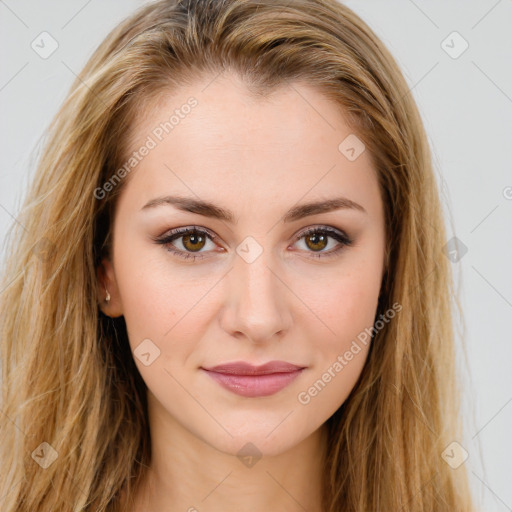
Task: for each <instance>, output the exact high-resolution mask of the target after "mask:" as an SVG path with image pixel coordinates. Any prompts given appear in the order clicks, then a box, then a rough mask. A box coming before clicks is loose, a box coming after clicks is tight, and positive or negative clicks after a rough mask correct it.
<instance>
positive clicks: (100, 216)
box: [0, 0, 473, 512]
mask: <svg viewBox="0 0 512 512" xmlns="http://www.w3.org/2000/svg"><path fill="white" fill-rule="evenodd" d="M19 220H20V224H22V225H23V226H24V227H25V230H23V231H19V232H15V233H14V234H15V237H14V238H13V240H12V244H11V251H10V254H9V258H8V265H7V269H6V273H5V276H4V286H3V289H4V291H3V294H2V303H1V319H2V320H1V322H2V327H1V335H2V345H1V354H0V358H1V361H2V378H3V386H2V390H3V396H2V411H3V413H4V414H3V415H2V416H1V420H0V427H1V430H0V432H1V438H2V446H1V448H0V449H1V452H0V453H1V455H0V460H1V462H2V467H3V468H4V471H2V479H1V482H0V495H1V496H3V503H2V510H6V511H14V510H16V511H29V510H30V511H34V510H37V511H50V510H51V511H60V510H62V511H64V510H73V511H82V510H83V511H100V510H101V511H117V510H129V511H131V512H141V511H144V510H158V511H161V512H166V511H176V510H190V511H192V510H199V511H202V510H251V511H266V510H286V511H298V510H311V511H329V512H334V511H343V512H347V511H361V512H362V511H365V512H367V511H370V510H371V511H377V510H386V511H391V510H392V511H398V510H407V511H410V512H426V511H432V512H433V511H436V512H439V511H450V512H452V511H470V510H473V509H472V504H471V497H470V493H469V490H468V485H467V479H466V474H465V467H464V464H463V461H462V462H461V463H460V464H458V465H457V467H456V468H455V465H454V464H448V463H446V462H445V461H446V456H444V455H443V454H446V450H447V449H449V450H450V452H449V453H450V454H452V453H453V454H454V456H456V457H458V458H459V459H461V456H460V453H459V452H457V449H459V448H458V447H460V445H459V444H458V443H457V440H460V436H461V432H460V422H459V415H458V408H457V407H458V392H457V387H456V383H457V380H456V375H455V370H454V367H455V365H454V346H453V334H452V327H451V310H450V294H451V276H450V267H449V262H448V260H447V258H445V257H444V255H443V246H444V243H445V230H444V224H443V217H442V212H441V206H440V201H439V196H438V191H437V187H436V182H435V176H434V174H433V170H432V165H431V161H430V154H429V148H428V144H427V140H426V136H425V132H424V129H423V126H422V122H421V119H420V116H419V114H418V110H417V108H416V106H415V104H414V101H413V98H412V96H411V94H409V91H408V87H407V84H406V82H405V80H404V78H403V76H402V75H401V73H400V70H399V68H398V66H397V64H396V63H395V61H394V60H393V58H392V57H391V56H390V54H389V53H388V51H387V50H386V49H385V48H384V46H383V45H382V43H381V42H380V41H379V40H378V38H377V37H376V36H375V34H374V33H373V32H372V31H371V30H370V29H369V27H368V26H367V25H366V24H365V23H364V22H363V21H362V20H361V19H359V18H358V17H357V16H356V15H355V14H354V13H353V12H352V11H351V10H350V9H348V8H347V7H345V6H343V5H341V4H339V3H337V2H335V1H334V0H294V1H292V2H290V1H289V0H277V1H276V0H272V1H263V0H249V1H241V0H215V1H213V0H202V1H201V0H182V1H180V2H178V1H173V0H165V1H164V0H161V1H158V2H156V3H152V4H149V5H147V6H144V7H143V8H141V9H140V10H139V11H138V12H137V13H135V14H134V15H133V16H132V17H131V18H129V19H127V20H126V21H124V22H123V23H121V24H120V25H119V26H118V27H117V28H116V29H115V30H113V31H112V33H111V34H110V35H109V36H108V37H107V38H106V40H105V41H104V42H103V43H102V44H101V45H100V47H99V48H98V49H97V51H96V52H95V53H94V55H93V56H92V57H91V59H90V60H89V62H88V63H87V65H86V66H85V68H84V70H83V71H82V73H81V74H80V77H79V78H78V79H77V81H76V82H75V83H74V85H73V87H72V89H71V91H70V93H69V96H68V98H67V100H66V101H65V103H64V105H63V107H62V108H61V110H60V111H59V112H58V114H57V116H56V118H55V120H54V122H53V124H52V126H51V137H50V140H49V141H48V145H47V147H46V151H45V153H44V155H43V157H42V158H41V161H40V164H39V168H38V172H37V175H36V177H35V180H34V182H33V184H32V187H31V189H30V192H29V195H28V197H27V199H26V204H25V208H24V209H23V212H22V214H21V215H20V217H19ZM454 447H455V451H452V450H454ZM460 449H462V447H460Z"/></svg>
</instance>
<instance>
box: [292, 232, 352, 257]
mask: <svg viewBox="0 0 512 512" xmlns="http://www.w3.org/2000/svg"><path fill="white" fill-rule="evenodd" d="M296 241H297V242H300V244H299V245H301V244H302V245H303V247H302V248H303V249H304V251H305V252H306V253H309V256H311V257H316V258H328V257H331V256H336V255H337V254H338V253H339V252H340V251H342V250H343V249H344V248H345V247H347V246H350V245H352V243H353V240H351V239H350V238H349V237H348V236H347V235H346V234H345V233H344V232H343V231H340V230H338V229H334V228H331V227H329V226H325V227H323V226H322V227H314V228H310V229H308V230H306V231H304V232H302V233H301V234H299V235H298V236H297V237H296ZM336 242H337V243H336ZM326 248H327V250H325V249H326Z"/></svg>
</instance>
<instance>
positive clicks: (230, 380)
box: [201, 361, 306, 398]
mask: <svg viewBox="0 0 512 512" xmlns="http://www.w3.org/2000/svg"><path fill="white" fill-rule="evenodd" d="M305 368H306V367H305V366H299V365H295V364H291V363H287V362H284V361H271V362H269V363H266V364H264V365H261V366H254V365H252V364H249V363H246V362H235V363H228V364H222V365H218V366H214V367H211V368H201V369H202V370H203V371H205V372H206V373H207V374H208V375H209V376H210V377H211V378H212V379H213V380H215V381H216V382H217V383H218V384H220V385H221V386H222V387H224V388H225V389H227V390H229V391H231V392H233V393H235V394H237V395H241V396H245V397H249V398H257V397H263V396H270V395H273V394H275V393H277V392H279V391H281V390H282V389H284V388H285V387H286V386H288V385H289V384H290V383H291V382H292V381H294V380H295V379H296V378H297V377H298V376H299V375H300V374H301V373H302V371H303V370H304V369H305Z"/></svg>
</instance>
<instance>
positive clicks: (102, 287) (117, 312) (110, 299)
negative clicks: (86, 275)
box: [96, 258, 123, 318]
mask: <svg viewBox="0 0 512 512" xmlns="http://www.w3.org/2000/svg"><path fill="white" fill-rule="evenodd" d="M96 275H97V278H98V281H97V283H98V306H99V308H100V309H101V311H102V312H103V313H104V314H105V315H107V316H110V317H112V318H116V317H119V316H121V315H122V314H123V311H122V307H121V298H120V296H119V290H118V288H117V282H116V277H115V273H114V267H113V266H112V263H111V262H110V260H109V259H108V258H103V260H102V261H101V263H100V264H99V265H98V267H97V269H96Z"/></svg>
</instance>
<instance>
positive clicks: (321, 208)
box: [141, 196, 367, 223]
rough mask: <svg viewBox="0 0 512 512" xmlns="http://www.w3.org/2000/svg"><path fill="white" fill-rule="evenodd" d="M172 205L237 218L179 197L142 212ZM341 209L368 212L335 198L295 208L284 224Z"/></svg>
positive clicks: (231, 219) (155, 203)
mask: <svg viewBox="0 0 512 512" xmlns="http://www.w3.org/2000/svg"><path fill="white" fill-rule="evenodd" d="M164 205H171V206H174V207H175V208H178V209H179V210H182V211H184V212H190V213H196V214H198V215H202V216H204V217H211V218H214V219H219V220H223V221H226V222H231V223H232V222H234V218H235V216H234V215H233V212H231V211H230V210H227V209H225V208H222V207H220V206H217V205H215V204H213V203H211V202H208V201H203V200H201V199H195V198H192V197H179V196H163V197H156V198H155V199H151V201H148V202H147V203H146V204H145V205H144V206H143V207H142V208H141V210H145V209H149V208H156V207H157V206H164ZM341 209H353V210H358V211H361V212H363V213H367V212H366V210H365V209H364V208H363V207H362V206H361V205H360V204H358V203H356V202H354V201H352V200H350V199H348V198H346V197H335V198H332V199H324V200H321V201H315V202H310V203H305V204H301V205H298V206H294V207H293V208H291V209H290V210H288V212H286V214H285V215H284V216H283V217H282V218H281V221H282V222H285V223H288V222H293V221H297V220H300V219H303V218H304V217H309V216H310V215H317V214H319V213H326V212H331V211H334V210H341Z"/></svg>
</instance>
